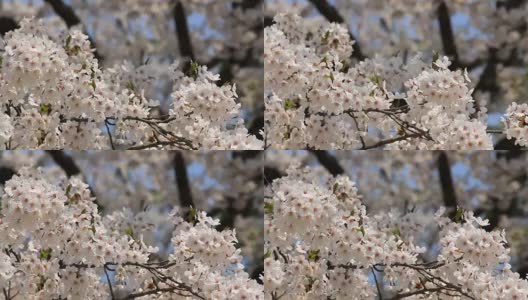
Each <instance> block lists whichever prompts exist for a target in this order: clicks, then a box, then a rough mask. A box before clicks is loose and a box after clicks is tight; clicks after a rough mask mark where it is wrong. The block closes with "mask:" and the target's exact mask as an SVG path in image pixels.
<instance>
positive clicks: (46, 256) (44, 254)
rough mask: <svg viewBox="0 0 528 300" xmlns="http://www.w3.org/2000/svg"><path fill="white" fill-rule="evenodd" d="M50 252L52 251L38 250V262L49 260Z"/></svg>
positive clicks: (49, 249)
mask: <svg viewBox="0 0 528 300" xmlns="http://www.w3.org/2000/svg"><path fill="white" fill-rule="evenodd" d="M51 251H52V249H51V248H47V249H42V250H40V252H39V258H40V260H50V258H51Z"/></svg>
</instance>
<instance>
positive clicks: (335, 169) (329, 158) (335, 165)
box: [310, 150, 345, 176]
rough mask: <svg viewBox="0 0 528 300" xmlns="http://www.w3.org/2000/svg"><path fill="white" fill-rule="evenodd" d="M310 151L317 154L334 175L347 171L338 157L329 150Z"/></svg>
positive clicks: (320, 161) (318, 158)
mask: <svg viewBox="0 0 528 300" xmlns="http://www.w3.org/2000/svg"><path fill="white" fill-rule="evenodd" d="M310 152H311V153H312V154H313V155H315V157H316V158H317V160H318V161H319V163H320V164H321V165H322V166H323V167H324V168H325V169H326V170H327V171H328V172H329V173H330V174H332V175H333V176H337V175H341V174H344V173H345V170H344V169H343V167H341V165H340V164H339V162H338V161H337V159H336V158H335V157H334V156H333V155H331V154H330V153H328V152H327V151H323V150H310Z"/></svg>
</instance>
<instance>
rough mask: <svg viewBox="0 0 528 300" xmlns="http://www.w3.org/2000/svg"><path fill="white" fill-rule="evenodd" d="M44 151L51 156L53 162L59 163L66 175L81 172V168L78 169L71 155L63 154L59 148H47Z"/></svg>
mask: <svg viewBox="0 0 528 300" xmlns="http://www.w3.org/2000/svg"><path fill="white" fill-rule="evenodd" d="M46 152H47V153H48V154H49V155H50V156H51V158H53V161H55V163H56V164H57V165H59V167H61V168H62V170H64V172H65V173H66V175H67V176H68V177H72V176H75V175H78V174H81V169H79V167H78V166H77V164H76V163H75V161H73V159H72V158H71V156H69V155H67V154H65V153H64V152H63V151H61V150H47V151H46Z"/></svg>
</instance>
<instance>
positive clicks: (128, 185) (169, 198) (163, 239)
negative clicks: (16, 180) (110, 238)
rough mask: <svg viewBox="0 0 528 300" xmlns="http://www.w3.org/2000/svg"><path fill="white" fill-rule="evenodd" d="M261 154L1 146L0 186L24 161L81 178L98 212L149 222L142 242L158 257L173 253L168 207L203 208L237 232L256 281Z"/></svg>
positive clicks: (54, 174) (53, 176) (51, 175)
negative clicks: (4, 148)
mask: <svg viewBox="0 0 528 300" xmlns="http://www.w3.org/2000/svg"><path fill="white" fill-rule="evenodd" d="M263 159H264V154H263V152H261V151H244V152H231V151H208V152H192V151H182V152H176V151H93V152H91V151H88V152H84V151H83V152H77V151H2V152H0V185H1V186H3V185H4V183H5V182H6V181H7V180H9V179H10V178H11V177H12V176H13V175H14V174H16V173H17V170H19V169H20V168H22V167H24V166H32V167H37V168H41V169H42V170H43V171H44V174H45V176H46V177H47V178H48V179H49V180H51V181H52V182H55V181H56V182H61V181H64V180H65V179H67V177H70V176H80V177H81V178H82V179H84V181H85V182H86V183H88V184H89V186H90V189H91V190H92V192H93V194H94V195H95V197H96V203H97V205H98V207H99V212H100V213H101V214H102V215H106V214H110V213H112V212H114V211H117V210H122V209H124V208H126V209H130V210H131V212H132V213H134V214H137V213H142V214H141V215H142V217H143V218H146V220H147V222H148V223H150V224H153V225H154V226H155V228H156V229H155V230H153V232H152V234H151V235H150V236H145V237H144V239H145V242H146V243H148V244H150V245H153V246H157V247H159V249H160V251H159V253H157V255H159V256H160V258H166V256H167V254H168V253H169V252H170V251H171V249H169V248H168V245H169V244H170V239H171V234H172V226H171V225H170V224H168V223H167V221H166V216H167V214H168V213H169V212H170V211H171V209H172V208H173V207H180V211H181V212H182V214H186V213H189V211H190V208H191V207H193V208H194V209H198V210H200V211H205V212H207V213H208V214H209V215H210V216H212V217H215V218H218V219H219V220H220V225H219V226H218V228H217V229H218V230H224V229H233V230H236V235H237V238H238V247H240V248H241V250H242V256H243V257H244V265H245V267H246V271H247V272H248V273H249V274H250V275H251V276H252V278H254V279H258V280H260V279H259V278H258V277H259V274H261V273H262V272H263V265H262V263H263V226H264V224H263V184H262V182H263V178H262V165H263ZM0 190H1V191H0V193H3V189H0ZM131 217H133V216H131ZM164 217H165V218H164ZM164 219H165V220H164Z"/></svg>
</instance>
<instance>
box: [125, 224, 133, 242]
mask: <svg viewBox="0 0 528 300" xmlns="http://www.w3.org/2000/svg"><path fill="white" fill-rule="evenodd" d="M123 233H124V234H126V235H128V236H129V237H131V238H132V239H135V237H134V229H133V228H132V226H128V228H127V229H125V231H124V232H123Z"/></svg>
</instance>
